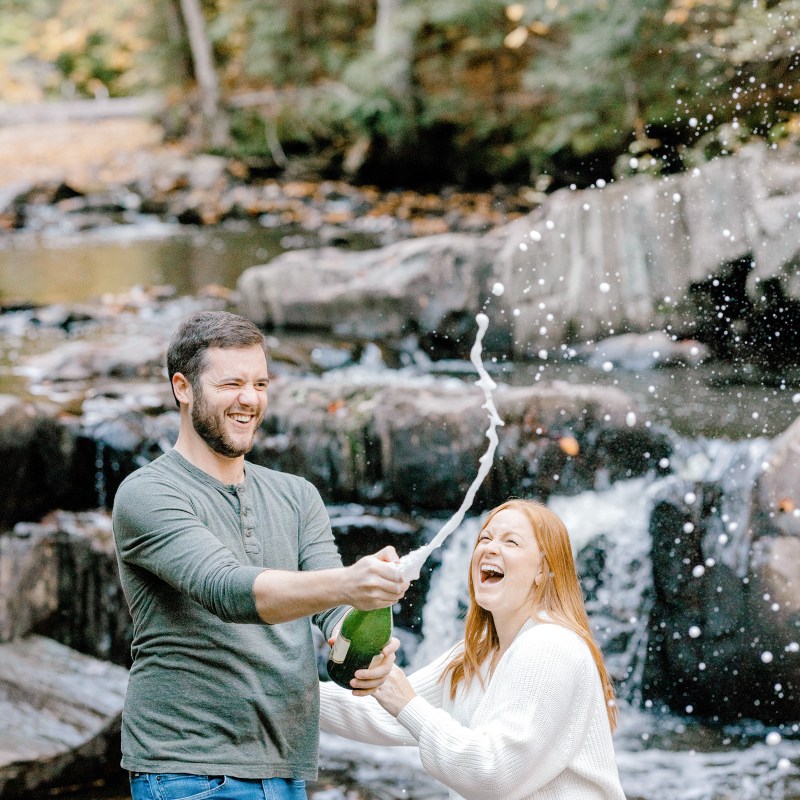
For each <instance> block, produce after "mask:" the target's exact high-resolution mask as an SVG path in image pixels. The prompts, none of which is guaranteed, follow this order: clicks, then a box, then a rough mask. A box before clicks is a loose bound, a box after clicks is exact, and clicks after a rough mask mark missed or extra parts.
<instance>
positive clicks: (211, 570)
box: [112, 475, 263, 623]
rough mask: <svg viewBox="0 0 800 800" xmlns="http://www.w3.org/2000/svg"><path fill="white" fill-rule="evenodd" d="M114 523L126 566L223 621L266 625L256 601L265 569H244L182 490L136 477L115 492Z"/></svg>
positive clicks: (117, 545)
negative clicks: (259, 577) (255, 588)
mask: <svg viewBox="0 0 800 800" xmlns="http://www.w3.org/2000/svg"><path fill="white" fill-rule="evenodd" d="M112 520H113V531H114V539H115V542H116V547H117V552H118V555H119V558H120V559H121V560H122V561H124V562H125V563H126V564H128V565H132V566H134V567H138V568H141V569H143V570H146V571H147V572H150V573H152V574H153V575H155V576H156V577H158V578H160V579H161V580H163V581H165V582H166V583H167V584H169V585H170V586H172V587H173V588H174V589H176V590H177V591H179V592H181V593H182V594H185V595H187V596H188V597H190V598H191V599H192V600H194V601H195V602H197V603H200V604H201V605H202V606H203V607H204V608H205V609H207V610H208V611H210V612H211V613H212V614H215V615H216V616H218V617H219V618H220V619H221V620H223V621H224V622H246V623H263V620H262V619H261V618H260V617H259V615H258V611H257V610H256V604H255V597H254V596H253V582H254V581H255V579H256V576H257V575H258V574H259V573H260V572H263V568H262V567H255V566H249V565H243V564H240V563H239V562H238V561H237V559H236V557H235V555H234V554H233V553H232V552H231V551H230V550H229V549H228V548H227V547H225V545H224V544H222V542H220V540H219V539H218V538H217V537H216V536H215V535H214V534H213V533H212V532H211V531H210V530H209V529H208V528H207V527H206V526H205V525H204V524H203V523H202V522H201V521H200V519H199V518H198V516H197V514H196V513H195V511H194V509H193V507H192V504H191V502H190V501H189V500H188V499H187V497H186V493H185V492H182V491H181V490H180V488H179V487H177V486H173V485H172V484H171V483H169V482H166V481H163V480H155V479H151V478H150V477H148V476H136V475H134V476H133V477H132V478H129V479H128V480H126V481H125V482H123V483H122V485H121V486H120V488H119V490H118V491H117V494H116V497H115V498H114V509H113V512H112Z"/></svg>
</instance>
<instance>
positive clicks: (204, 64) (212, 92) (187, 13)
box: [180, 0, 228, 147]
mask: <svg viewBox="0 0 800 800" xmlns="http://www.w3.org/2000/svg"><path fill="white" fill-rule="evenodd" d="M180 9H181V15H182V16H183V22H184V25H185V26H186V34H187V37H188V40H189V49H190V50H191V53H192V64H193V66H194V77H195V80H196V81H197V89H198V92H199V96H200V114H201V117H202V140H203V144H204V145H206V146H208V145H211V146H212V147H224V146H225V145H226V144H227V143H228V125H227V120H226V118H225V114H224V112H223V110H222V107H221V104H220V91H219V79H218V78H217V72H216V70H215V68H214V56H213V53H212V49H211V42H210V41H209V38H208V34H207V32H206V23H205V18H204V17H203V9H202V8H201V5H200V0H180Z"/></svg>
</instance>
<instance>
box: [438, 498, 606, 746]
mask: <svg viewBox="0 0 800 800" xmlns="http://www.w3.org/2000/svg"><path fill="white" fill-rule="evenodd" d="M506 509H514V510H516V511H520V512H521V513H523V514H524V515H525V516H526V517H527V518H528V520H529V521H530V524H531V529H532V530H533V535H534V536H535V538H536V541H537V543H538V545H539V548H540V549H541V551H542V553H543V554H544V557H545V560H546V564H547V566H548V567H549V569H547V570H544V571H543V580H542V581H541V583H540V584H539V585H538V586H537V585H535V584H533V582H532V584H531V599H532V601H533V604H532V607H533V608H534V609H536V610H537V611H546V612H547V614H548V615H549V616H550V618H551V619H552V620H553V622H555V623H557V624H559V625H563V626H564V627H565V628H569V629H570V630H571V631H574V632H575V633H576V634H577V635H578V636H580V637H581V639H583V641H584V642H586V645H587V646H588V648H589V650H590V651H591V653H592V657H593V658H594V662H595V664H596V665H597V671H598V673H599V674H600V682H601V684H602V686H603V694H604V696H605V699H606V711H607V713H608V722H609V724H610V726H611V730H612V731H613V730H614V728H615V727H616V725H617V705H616V699H615V694H614V687H613V686H612V684H611V679H610V678H609V676H608V672H607V671H606V668H605V664H604V663H603V654H602V653H601V651H600V648H599V647H598V646H597V643H596V642H595V640H594V637H593V636H592V632H591V629H590V627H589V618H588V617H587V616H586V609H585V607H584V605H583V594H582V592H581V587H580V583H579V582H578V576H577V574H576V572H575V561H574V559H573V557H572V545H571V544H570V541H569V534H568V533H567V529H566V527H565V526H564V523H563V522H562V521H561V519H560V518H559V517H558V516H557V515H556V514H554V513H553V512H552V511H551V510H550V509H549V508H547V507H546V506H544V505H542V504H541V503H536V502H534V501H532V500H508V501H507V502H505V503H503V504H502V505H499V506H497V508H494V509H492V510H491V511H490V512H489V514H488V516H487V517H486V520H485V521H484V523H483V527H482V528H481V531H482V530H483V528H485V527H486V525H488V524H489V521H490V520H491V519H492V517H494V515H495V514H497V513H498V512H500V511H504V510H506ZM479 536H480V534H479ZM469 599H470V604H469V609H468V611H467V618H466V630H465V634H464V650H463V652H461V653H459V654H458V655H457V656H455V658H454V659H453V660H452V661H451V662H450V663H449V664H448V665H447V669H446V670H445V671H444V673H443V675H442V680H445V678H446V677H447V675H448V674H449V675H450V696H451V698H454V697H455V695H456V691H457V689H458V685H459V683H461V681H462V680H463V681H466V683H467V685H469V683H470V682H471V681H472V680H473V679H474V678H475V677H476V676H477V677H478V679H479V680H480V666H481V664H483V663H484V662H485V661H486V659H487V658H490V657H491V655H492V653H493V652H494V651H495V650H497V648H498V647H499V644H500V642H499V639H498V636H497V631H496V629H495V627H494V620H493V618H492V615H491V613H490V612H488V611H486V610H484V609H483V608H481V607H480V606H479V605H478V604H477V603H476V602H475V587H474V585H473V582H472V570H470V574H469Z"/></svg>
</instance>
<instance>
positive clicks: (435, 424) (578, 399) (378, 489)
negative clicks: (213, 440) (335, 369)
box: [251, 375, 669, 510]
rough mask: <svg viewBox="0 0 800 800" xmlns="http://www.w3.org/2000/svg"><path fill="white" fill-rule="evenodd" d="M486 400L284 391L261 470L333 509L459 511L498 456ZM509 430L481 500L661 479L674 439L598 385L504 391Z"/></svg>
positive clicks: (342, 389) (341, 384) (394, 385)
mask: <svg viewBox="0 0 800 800" xmlns="http://www.w3.org/2000/svg"><path fill="white" fill-rule="evenodd" d="M482 402H483V396H482V393H481V392H480V391H479V390H478V389H477V388H476V387H473V386H470V385H468V384H465V383H464V382H462V381H458V380H435V379H432V378H422V379H421V378H416V379H413V378H410V377H409V378H407V379H405V380H404V379H403V378H402V377H400V376H397V375H395V376H394V377H392V378H390V377H389V376H388V375H387V377H386V382H385V383H383V384H381V383H380V382H377V381H373V382H371V383H369V384H363V383H362V384H360V385H357V384H355V383H354V381H352V380H348V378H347V376H342V378H341V380H338V379H337V380H335V381H334V380H313V379H308V380H299V381H292V382H287V383H286V384H285V385H283V386H281V385H279V384H276V386H275V390H274V391H273V393H272V399H271V403H270V406H269V408H268V410H267V416H266V418H265V421H264V425H263V431H264V433H265V434H266V435H265V436H264V437H263V438H260V439H259V440H258V442H257V444H256V447H255V448H254V451H253V453H252V456H251V457H252V458H253V460H256V461H258V462H260V463H263V464H266V465H268V466H273V467H277V468H278V469H283V470H286V471H289V472H295V473H298V474H302V475H305V476H306V477H308V478H309V480H311V481H312V482H313V483H314V484H315V485H317V486H318V487H319V488H320V490H321V491H322V493H323V496H325V497H326V498H327V499H328V500H330V501H332V502H362V503H366V504H369V503H375V502H382V503H396V504H398V505H399V506H400V507H401V508H405V509H412V508H427V509H430V510H448V509H449V510H453V509H455V508H457V507H458V506H459V505H460V503H461V500H462V498H463V496H464V493H465V491H466V489H467V488H468V487H469V485H470V484H471V483H472V481H473V479H474V477H475V475H476V473H477V468H478V460H479V458H480V456H481V455H482V454H483V453H484V451H485V450H486V446H487V440H486V436H485V431H486V428H487V427H488V420H487V417H486V412H485V410H484V409H483V408H482V407H481V406H482ZM495 404H496V405H497V408H498V411H499V413H500V415H501V417H503V419H504V421H505V427H503V428H501V429H500V430H499V432H498V433H499V438H500V444H499V447H498V450H497V453H496V458H495V463H494V466H493V468H492V470H491V472H490V473H489V475H488V477H487V479H486V481H485V482H484V484H483V487H482V488H481V490H480V492H479V495H478V499H477V500H476V502H477V503H478V504H479V505H480V504H482V505H483V506H484V507H487V506H489V505H492V504H494V503H496V502H501V501H503V500H505V499H506V498H507V497H508V496H509V495H512V494H520V493H523V494H529V495H535V496H539V497H547V496H548V495H549V494H551V493H553V492H557V493H561V494H564V493H566V494H569V493H573V492H577V491H580V490H582V489H586V488H595V487H596V486H601V485H607V484H608V483H610V482H613V481H615V480H619V479H621V478H629V477H633V476H635V475H640V474H643V473H644V472H646V471H648V470H658V469H660V468H659V466H658V464H659V462H660V461H661V459H662V458H664V457H665V456H666V455H667V454H668V452H669V443H668V441H667V440H666V438H665V437H664V435H663V434H661V433H659V432H656V431H651V430H650V429H649V428H646V427H644V426H643V425H641V423H639V422H638V421H637V418H636V414H635V408H634V405H633V403H632V402H631V400H630V399H629V398H628V397H627V396H626V395H624V394H623V393H622V392H619V391H616V390H613V389H598V388H596V387H575V386H571V385H568V384H561V383H556V384H554V385H552V386H538V385H537V386H533V387H517V388H511V387H504V388H503V389H502V391H498V392H497V393H496V394H495Z"/></svg>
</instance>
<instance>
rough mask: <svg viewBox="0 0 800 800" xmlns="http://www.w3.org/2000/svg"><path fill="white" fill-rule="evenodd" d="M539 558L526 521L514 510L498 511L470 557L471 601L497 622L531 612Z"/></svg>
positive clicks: (540, 557)
mask: <svg viewBox="0 0 800 800" xmlns="http://www.w3.org/2000/svg"><path fill="white" fill-rule="evenodd" d="M543 560H544V559H543V557H542V554H541V552H540V549H539V544H538V542H537V541H536V537H535V536H534V533H533V528H532V527H531V523H530V521H529V520H528V517H527V516H526V515H525V514H524V513H523V512H522V511H519V510H517V509H515V508H506V509H503V510H502V511H498V512H497V513H496V514H495V515H494V516H493V517H492V518H491V519H490V520H489V522H488V523H487V524H486V526H485V527H484V528H483V530H482V531H481V533H480V536H479V537H478V543H477V544H476V545H475V550H474V552H473V553H472V562H471V565H470V569H471V571H472V584H473V586H474V589H475V600H476V602H477V603H478V605H479V606H480V607H481V608H483V609H485V610H486V611H489V612H490V613H491V614H492V616H493V617H494V618H495V621H496V622H497V621H498V619H499V618H505V617H511V616H514V615H517V614H521V615H530V614H531V613H532V612H533V610H534V609H533V608H532V604H531V594H532V592H533V586H534V582H537V581H538V580H540V574H541V571H542V569H543Z"/></svg>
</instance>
